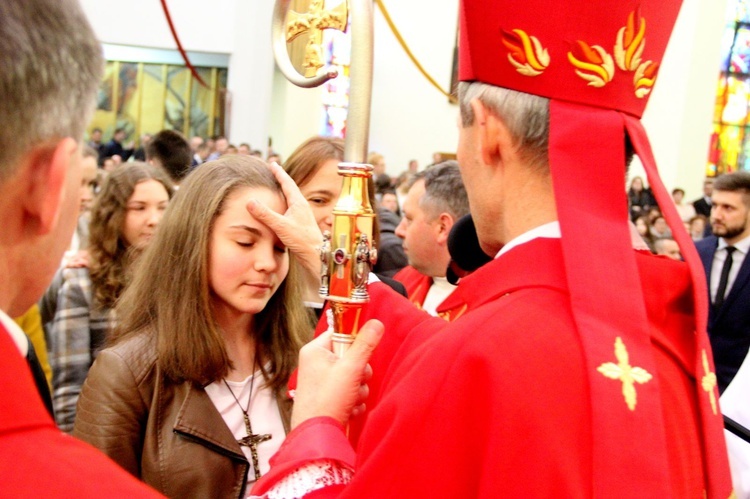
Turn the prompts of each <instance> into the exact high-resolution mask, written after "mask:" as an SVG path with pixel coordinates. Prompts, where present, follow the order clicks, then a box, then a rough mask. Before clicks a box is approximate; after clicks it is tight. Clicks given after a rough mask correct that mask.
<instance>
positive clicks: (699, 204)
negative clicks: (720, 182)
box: [693, 178, 714, 218]
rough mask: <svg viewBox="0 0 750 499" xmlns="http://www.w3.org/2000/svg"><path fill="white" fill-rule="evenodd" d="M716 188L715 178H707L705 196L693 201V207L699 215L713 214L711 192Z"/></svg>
mask: <svg viewBox="0 0 750 499" xmlns="http://www.w3.org/2000/svg"><path fill="white" fill-rule="evenodd" d="M713 190H714V179H712V178H707V179H706V180H704V181H703V196H702V197H700V198H698V199H696V200H695V201H693V208H695V213H696V214H697V215H703V216H704V217H706V218H708V217H710V216H711V193H712V192H713Z"/></svg>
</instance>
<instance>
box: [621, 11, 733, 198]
mask: <svg viewBox="0 0 750 499" xmlns="http://www.w3.org/2000/svg"><path fill="white" fill-rule="evenodd" d="M726 6H727V1H726V0H684V1H683V5H682V10H681V11H680V16H679V17H678V19H677V25H676V26H675V30H674V33H673V34H672V38H671V39H670V42H669V46H668V47H667V52H666V54H665V57H664V61H663V63H662V67H661V68H660V70H659V79H658V81H657V84H656V87H655V88H654V92H653V95H652V96H651V100H650V101H649V105H648V108H647V109H646V113H645V114H644V116H643V123H644V126H645V127H646V131H647V132H648V135H649V138H650V139H651V145H652V147H653V150H654V156H655V157H656V163H657V165H658V166H659V171H660V173H661V177H662V180H663V181H664V184H665V186H666V187H667V189H669V190H670V191H671V190H672V189H673V188H675V187H681V188H683V189H685V191H686V197H685V199H686V201H691V200H693V199H695V198H697V197H699V196H700V195H702V184H703V178H704V176H705V167H706V161H707V157H708V146H709V137H710V135H711V127H712V120H713V106H714V98H715V97H714V96H715V92H716V85H717V80H718V75H719V49H720V39H721V34H722V29H723V26H724V14H725V10H726ZM647 43H648V42H647ZM633 175H641V176H644V178H645V175H644V173H643V170H642V168H641V167H640V165H638V164H634V166H633V168H632V171H631V177H632V176H633Z"/></svg>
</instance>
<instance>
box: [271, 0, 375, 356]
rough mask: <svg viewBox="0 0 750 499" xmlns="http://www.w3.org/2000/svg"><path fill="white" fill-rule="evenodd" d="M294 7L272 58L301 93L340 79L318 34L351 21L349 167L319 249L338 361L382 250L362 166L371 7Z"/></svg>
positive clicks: (365, 2) (279, 24) (362, 3)
mask: <svg viewBox="0 0 750 499" xmlns="http://www.w3.org/2000/svg"><path fill="white" fill-rule="evenodd" d="M289 4H290V0H277V1H276V5H275V8H274V18H273V49H274V56H275V58H276V64H277V65H278V67H279V70H280V71H281V72H282V73H283V74H284V76H286V78H287V79H288V80H289V81H291V82H292V83H294V84H295V85H297V86H300V87H304V88H311V87H316V86H319V85H321V84H323V83H325V82H326V81H328V80H330V79H332V78H336V76H338V73H337V72H336V70H335V69H330V68H329V69H325V68H323V63H322V61H321V58H320V54H321V53H322V47H320V46H319V45H320V40H321V39H322V36H321V33H322V31H323V30H324V29H338V30H340V31H344V30H346V26H347V21H348V20H349V17H351V19H350V21H351V23H350V25H351V30H352V54H351V66H350V79H351V86H350V90H349V113H348V116H347V124H346V140H345V145H344V162H343V163H341V164H339V175H341V176H342V177H343V186H342V190H341V196H340V197H339V199H338V202H337V203H336V206H335V207H334V210H333V217H334V219H333V234H331V233H329V232H327V231H326V234H325V235H324V240H323V244H322V245H321V249H320V258H321V261H322V265H321V285H320V295H321V297H323V298H326V299H327V300H328V301H329V302H330V304H331V309H332V310H333V323H334V324H333V329H334V334H333V344H334V351H335V352H336V354H337V355H339V356H341V355H343V354H344V352H346V350H347V348H348V347H349V345H351V343H352V342H353V341H354V337H355V336H356V335H357V332H358V331H359V328H360V326H361V324H360V320H359V319H360V315H361V311H362V307H363V306H364V304H365V303H367V302H368V301H369V299H370V297H369V295H368V293H367V279H368V276H369V273H370V270H371V269H372V267H373V265H375V261H376V259H377V250H376V249H375V247H374V245H373V225H374V221H375V213H374V211H373V209H372V205H371V204H370V197H369V195H368V188H367V187H368V182H369V179H370V178H371V177H372V166H371V165H368V164H366V163H365V159H366V156H367V142H368V137H369V129H370V99H371V94H372V59H373V50H372V47H373V13H372V0H349V1H345V2H344V3H343V4H341V5H339V6H338V7H336V8H334V9H330V10H326V9H325V0H311V2H310V9H309V11H308V12H305V13H300V12H293V11H290V10H289ZM302 35H307V36H308V37H309V40H308V42H307V45H306V48H305V61H304V67H305V72H306V75H307V74H312V76H306V75H301V74H299V73H298V72H297V70H296V69H295V68H294V66H293V65H292V63H291V61H290V60H289V53H288V49H287V43H289V42H290V41H292V40H294V39H295V38H298V37H300V36H302ZM316 43H317V44H318V46H316Z"/></svg>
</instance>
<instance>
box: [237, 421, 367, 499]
mask: <svg viewBox="0 0 750 499" xmlns="http://www.w3.org/2000/svg"><path fill="white" fill-rule="evenodd" d="M356 458H357V456H356V454H355V453H354V449H353V448H352V446H351V445H350V444H349V441H348V440H347V438H346V434H345V433H344V427H343V425H342V424H341V423H339V422H338V421H336V420H335V419H333V418H331V417H318V418H312V419H308V420H307V421H305V422H303V423H302V424H300V425H299V426H297V427H296V428H295V429H294V430H292V431H291V432H290V433H289V434H288V435H287V436H286V440H284V443H283V444H281V448H280V449H279V451H278V452H277V453H276V454H274V456H273V457H272V458H271V470H270V471H269V472H268V473H267V474H265V475H263V477H261V479H260V480H258V482H257V483H256V484H255V486H254V487H253V490H252V494H253V495H259V496H260V495H263V494H266V493H268V491H269V490H271V489H272V488H273V487H274V486H275V485H276V484H278V483H279V482H280V481H281V480H283V479H284V478H286V476H287V475H288V474H290V473H292V472H293V471H294V470H296V469H297V468H299V467H301V466H303V465H305V464H308V463H310V462H313V461H333V462H336V463H339V464H340V465H342V466H345V467H347V468H349V469H354V463H355V461H356ZM336 490H338V488H337V487H331V488H328V487H326V488H325V489H322V490H320V491H317V492H316V495H314V496H312V497H335V496H336V495H337V492H336Z"/></svg>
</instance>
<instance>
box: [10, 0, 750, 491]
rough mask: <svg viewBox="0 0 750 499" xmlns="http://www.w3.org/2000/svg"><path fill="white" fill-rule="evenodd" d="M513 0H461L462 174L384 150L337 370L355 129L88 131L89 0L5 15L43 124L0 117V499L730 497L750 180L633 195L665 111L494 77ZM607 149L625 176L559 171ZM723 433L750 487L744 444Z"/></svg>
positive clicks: (92, 80)
mask: <svg viewBox="0 0 750 499" xmlns="http://www.w3.org/2000/svg"><path fill="white" fill-rule="evenodd" d="M545 1H546V0H530V2H531V3H533V4H534V5H533V6H531V7H529V9H531V11H535V12H536V11H541V10H543V7H544V5H545ZM503 3H504V2H497V4H495V3H492V2H476V1H474V0H464V1H463V2H462V15H463V16H465V22H466V26H465V29H466V30H467V32H468V33H469V34H471V35H472V36H469V35H466V37H467V38H466V39H465V40H464V41H463V43H462V45H461V57H462V58H464V59H465V60H466V61H468V62H466V63H465V64H464V65H462V69H461V75H460V79H461V80H462V82H461V83H460V85H459V107H460V117H461V120H460V125H459V131H460V142H459V146H458V149H459V151H458V159H457V160H447V161H446V160H444V159H443V158H442V157H439V154H438V155H437V156H438V157H433V163H432V164H430V165H429V166H427V167H425V168H424V169H422V170H420V169H419V167H418V165H417V162H416V161H415V160H412V161H410V162H409V165H408V167H407V168H406V170H405V171H404V172H403V173H401V174H399V175H393V176H391V175H389V173H388V171H387V170H388V168H387V165H386V160H385V157H384V156H383V155H382V154H379V153H375V152H373V153H371V154H370V155H369V157H368V159H367V161H368V162H369V163H370V164H371V165H372V166H373V175H372V178H371V179H370V180H369V181H368V189H369V191H368V193H369V197H370V200H371V203H372V206H373V210H374V211H375V214H376V218H375V220H376V223H375V230H374V239H375V241H374V245H375V247H376V248H377V253H378V261H377V264H376V265H375V266H374V268H373V274H374V275H373V276H372V277H371V279H370V281H371V284H370V293H371V297H372V301H371V303H370V304H369V305H368V306H367V307H365V308H364V309H363V312H362V316H361V317H359V318H358V320H359V321H360V323H361V329H360V333H359V335H358V336H357V338H356V340H355V342H354V344H353V345H352V347H351V349H350V350H349V351H348V352H347V353H346V354H345V355H344V356H343V358H341V359H337V358H335V356H334V355H333V353H332V352H331V348H330V342H331V337H330V332H327V330H328V329H329V326H330V316H329V315H328V314H325V313H321V312H322V311H324V310H325V307H326V303H325V301H324V300H323V299H322V298H321V297H320V296H319V295H318V289H319V285H320V280H319V278H320V270H321V257H320V253H319V246H320V245H321V244H322V241H323V234H324V233H326V232H330V231H332V227H333V223H334V217H335V213H334V207H335V204H336V201H337V199H338V198H339V195H340V193H341V188H342V182H341V177H340V176H339V174H338V164H339V163H340V162H341V161H342V160H343V159H344V141H343V140H342V139H338V138H330V137H317V136H316V137H311V138H309V139H308V140H306V141H304V142H303V143H302V144H300V145H299V146H298V147H297V148H296V149H295V150H294V151H293V152H292V153H291V154H290V155H289V157H288V158H286V160H283V158H282V157H280V156H279V155H278V154H277V153H276V152H274V151H271V150H269V151H267V153H266V155H265V156H266V157H265V158H263V153H262V152H261V151H259V150H254V149H252V148H251V146H250V145H249V144H248V143H245V142H243V143H240V144H239V145H238V146H235V145H233V144H232V143H231V142H230V141H229V140H228V138H227V137H222V136H217V137H213V138H205V137H197V136H196V137H191V138H189V139H188V138H186V137H184V136H183V135H182V134H180V133H179V132H176V131H173V130H161V131H154V133H153V134H151V133H147V134H143V135H142V136H141V137H140V139H139V144H138V147H136V143H135V142H134V141H132V138H130V137H128V135H127V132H126V131H125V130H124V129H121V128H118V129H116V130H113V131H112V135H111V137H110V140H108V141H106V142H105V139H106V138H107V137H105V133H104V132H103V131H102V130H101V129H99V128H93V129H90V131H89V133H88V140H85V139H84V137H85V136H86V127H87V126H89V125H88V123H89V120H90V119H91V115H92V111H93V104H94V98H95V93H96V88H97V86H98V83H99V80H100V78H101V76H102V59H101V50H100V46H99V43H98V42H97V40H96V38H95V36H94V33H93V31H92V30H91V28H90V26H89V25H88V23H87V21H86V19H85V17H84V16H83V14H82V12H81V9H80V6H79V5H78V3H77V1H76V0H54V1H53V0H24V1H21V0H8V1H6V2H3V3H0V122H3V123H12V122H16V121H21V122H22V123H23V124H25V125H27V126H26V127H25V128H23V131H22V132H21V134H20V137H19V135H18V134H17V133H16V132H15V131H14V132H13V133H11V130H10V129H9V127H4V129H3V131H0V146H2V147H0V218H2V219H3V221H4V227H5V228H4V231H3V234H2V237H0V270H2V272H3V273H4V275H5V276H6V278H5V279H4V281H3V284H1V285H0V364H2V365H3V366H4V369H6V370H7V372H8V376H6V377H4V378H3V380H2V381H0V391H2V392H3V397H0V463H2V464H5V465H6V469H9V470H11V469H12V470H14V472H13V473H8V476H7V477H5V478H4V479H3V481H2V482H0V492H5V491H6V490H7V491H8V492H9V493H10V495H13V496H16V497H27V496H28V497H30V496H35V495H51V496H53V497H54V496H71V497H98V496H105V495H106V496H115V497H120V496H127V497H157V496H158V494H163V495H164V496H168V497H256V496H258V497H302V496H304V495H306V494H308V493H311V494H317V495H316V497H336V496H338V495H344V496H349V497H497V496H507V497H521V496H531V497H550V496H553V495H560V496H564V497H601V496H611V497H628V496H632V495H634V494H635V495H637V494H640V493H644V495H647V496H651V495H654V496H657V495H658V496H660V497H711V498H714V497H730V494H731V488H732V484H731V479H730V474H729V469H730V468H729V466H728V463H727V450H726V447H725V444H724V438H723V436H722V435H723V433H722V421H721V413H720V412H719V411H718V409H717V400H716V399H717V397H718V396H721V397H722V398H721V403H722V407H723V405H724V404H726V407H727V408H728V412H725V415H727V414H729V416H727V417H729V419H730V421H731V422H732V424H734V425H735V428H740V429H742V428H743V424H745V425H746V424H747V423H746V422H744V421H743V419H742V417H743V414H745V413H746V410H747V409H745V406H747V403H746V401H745V400H746V397H745V398H743V396H742V394H743V393H745V392H743V391H742V390H745V389H746V388H745V387H747V386H748V383H750V381H748V380H750V366H748V365H746V364H747V362H745V359H746V358H747V356H748V355H747V354H748V350H749V349H750V334H749V333H748V331H750V291H749V290H750V259H747V258H745V256H746V255H747V253H748V252H750V173H748V172H743V171H741V172H735V173H731V174H726V175H722V176H719V177H717V178H715V179H713V178H711V179H706V180H705V182H704V192H703V196H702V197H701V198H699V199H697V200H695V201H694V202H691V203H688V204H686V203H685V202H684V196H685V192H684V190H683V189H681V188H675V189H674V190H673V191H672V193H671V194H672V198H671V199H670V198H669V197H668V194H667V192H666V191H665V190H664V187H663V186H662V185H661V184H660V181H659V180H658V179H657V181H656V182H655V184H654V185H652V188H649V187H648V186H647V185H646V183H645V182H644V180H643V179H642V178H640V177H634V178H633V179H632V180H631V182H630V184H629V186H627V188H626V189H623V187H624V186H623V185H621V180H620V179H622V173H623V171H624V170H625V169H627V164H628V162H629V160H630V156H631V155H630V154H628V151H627V149H628V148H627V147H626V148H622V143H623V140H622V139H623V136H626V137H627V138H628V140H626V142H628V143H630V142H632V144H630V145H631V146H632V147H633V148H634V152H635V154H639V155H643V157H642V159H643V160H644V165H645V167H646V169H647V171H648V169H649V168H653V165H651V164H650V162H649V160H648V157H647V154H646V149H644V145H643V144H644V142H643V141H645V140H646V139H645V134H644V132H643V131H642V129H641V128H640V123H639V122H638V120H637V119H636V118H635V117H634V116H633V115H639V113H640V112H642V110H643V108H642V106H644V105H645V102H643V101H641V100H637V99H636V98H635V97H634V96H633V95H631V93H632V92H631V93H626V92H625V91H623V92H621V93H619V94H616V95H618V98H617V99H613V100H606V101H600V100H597V99H599V97H598V96H595V97H591V95H594V94H587V93H586V92H587V91H589V90H591V89H589V88H587V89H584V90H570V88H572V87H568V86H564V85H563V86H560V87H559V88H555V90H554V91H553V90H546V91H544V92H541V93H540V92H538V91H537V90H538V89H536V87H531V88H527V87H526V81H525V80H523V79H522V80H515V79H514V78H515V76H514V77H508V76H507V71H505V72H503V71H500V72H496V71H495V69H494V68H496V67H497V66H498V65H499V64H500V63H499V62H498V60H497V59H496V58H493V57H489V55H488V52H487V51H488V50H490V49H491V48H492V47H494V48H495V49H499V48H498V47H506V48H507V47H509V43H510V42H507V40H506V42H507V43H506V42H498V41H497V40H496V39H495V38H493V35H492V33H494V32H495V31H497V30H495V29H494V28H493V27H496V26H495V25H494V24H493V23H495V22H498V19H500V18H501V17H502V15H501V14H502V12H501V9H502V5H501V4H503ZM605 3H606V2H605ZM642 3H643V4H644V5H643V6H642V7H643V9H644V11H645V13H646V14H645V15H648V14H649V13H651V12H652V11H651V10H649V8H650V7H649V5H650V2H647V1H644V2H642ZM669 3H670V4H671V3H672V2H669ZM469 4H470V5H472V6H473V7H472V8H471V9H466V7H465V6H466V5H469ZM592 8H593V7H592ZM464 9H465V10H464ZM596 9H603V7H600V6H599V7H596V8H595V9H594V10H596ZM605 10H606V9H604V10H602V12H604V11H605ZM673 10H674V9H673ZM39 12H44V13H45V15H44V16H40V15H39ZM597 12H598V11H597ZM659 12H660V13H661V15H663V16H664V17H665V19H664V23H663V24H664V25H663V26H661V27H656V26H654V27H650V28H649V29H653V30H666V35H668V32H669V30H670V29H671V24H672V22H673V21H674V18H673V17H674V16H676V11H675V12H673V13H672V14H674V15H673V16H671V18H670V16H669V15H667V14H666V13H664V12H662V11H659ZM600 14H601V15H602V16H603V17H602V19H604V18H606V19H608V20H612V19H614V21H612V22H616V23H619V22H620V21H621V19H620V17H624V18H627V16H628V15H630V17H631V24H632V17H633V15H634V14H632V13H631V12H630V11H629V10H628V8H627V7H626V6H618V7H617V8H615V7H612V9H611V11H610V10H606V15H604V14H603V13H600ZM536 21H537V22H540V23H541V25H540V27H539V29H540V31H542V32H544V31H545V30H547V34H548V35H549V37H550V39H554V38H555V35H554V33H556V32H557V31H556V30H557V24H556V23H554V22H552V21H550V22H549V23H547V24H545V23H544V22H541V21H539V20H538V19H537V20H536ZM623 22H624V21H623ZM598 27H599V28H601V29H605V28H609V27H610V26H607V25H606V23H602V26H598ZM19 28H22V29H19ZM490 28H493V29H490ZM36 30H39V31H41V32H44V33H45V37H38V36H30V35H29V33H32V32H34V31H36ZM517 31H520V30H517ZM516 35H518V34H517V33H516ZM557 38H560V37H557ZM655 38H656V39H657V40H658V39H659V38H658V37H655ZM662 38H663V40H662V42H660V43H662V46H661V47H660V49H659V50H662V51H663V49H664V48H665V45H666V39H667V38H668V36H663V37H662ZM534 43H538V42H534ZM566 43H567V42H566V41H565V40H562V39H560V44H559V46H557V45H555V46H551V48H550V50H551V51H553V53H556V51H558V50H563V49H562V48H561V47H562V46H564V45H565V44H566ZM565 46H567V45H565ZM564 50H568V49H567V48H565V49H564ZM659 50H655V52H654V53H651V54H650V55H649V57H652V58H654V59H658V58H659V57H660V56H661V54H660V53H659ZM509 57H510V56H509ZM510 60H511V61H514V59H513V57H510ZM19 61H22V62H23V64H19ZM71 61H78V63H79V64H77V65H75V67H71V64H70V62H71ZM503 61H505V59H503ZM516 63H517V61H516ZM503 64H506V63H505V62H503ZM517 64H520V63H517ZM517 64H513V63H512V62H511V65H510V66H509V67H511V68H516V69H517ZM623 64H624V63H623ZM19 68H20V69H19ZM544 69H545V68H542V69H541V70H538V71H540V74H541V72H542V71H544ZM623 70H624V69H623ZM514 71H515V70H514ZM11 74H13V75H15V76H14V77H8V75H11ZM521 74H522V75H523V73H521ZM525 76H528V74H526V75H525ZM579 76H580V75H579ZM559 77H560V78H561V79H563V80H564V79H565V78H571V76H569V75H568V76H559ZM616 88H619V87H616ZM623 88H625V87H623ZM629 91H630V89H629V87H628V92H629ZM558 92H559V93H558ZM566 92H571V93H570V94H568V93H566ZM613 95H615V94H613ZM10 96H13V98H12V99H11V98H10ZM640 97H641V96H639V98H640ZM571 100H574V101H576V102H578V103H579V104H576V105H573V104H571V103H570V101H571ZM634 102H635V104H634ZM629 106H631V107H629ZM639 106H640V107H639ZM634 109H635V110H638V112H634V111H633V110H634ZM608 113H622V116H623V117H622V119H620V118H618V119H617V120H611V119H610V116H611V115H610V114H608ZM625 115H627V116H625ZM62 116H65V117H66V119H61V117H62ZM518 116H523V117H524V118H525V119H517V117H518ZM615 122H616V123H615ZM563 127H569V128H571V129H572V130H574V131H575V132H577V133H568V134H562V135H558V130H560V129H562V128H563ZM589 129H596V130H598V133H600V134H601V137H600V138H601V139H602V140H601V141H597V143H596V144H595V145H594V144H591V143H587V142H585V140H586V139H585V138H583V137H585V136H586V133H583V131H585V130H589ZM581 141H583V142H581ZM591 158H595V161H596V162H600V161H601V160H602V158H604V159H606V160H607V162H608V163H611V169H607V170H606V171H604V170H603V171H602V172H601V177H600V178H598V179H593V180H592V179H590V178H589V177H587V176H586V174H585V169H578V168H573V169H571V168H567V167H568V166H570V165H576V166H580V165H581V164H584V163H585V164H590V163H591V161H594V160H591ZM581 171H583V172H584V173H580V172H581ZM576 172H579V173H576ZM394 173H395V172H394ZM650 175H653V171H651V172H650ZM651 178H654V177H653V176H652V177H651ZM589 182H590V183H589ZM594 186H596V189H594ZM623 191H625V192H624V193H623ZM623 194H624V195H623ZM584 204H586V206H588V207H589V208H590V210H589V211H587V210H584V209H582V207H583V205H584ZM459 227H460V228H461V229H462V230H466V228H467V227H468V228H470V232H471V234H472V237H473V240H474V243H473V244H474V246H476V248H473V251H475V252H476V253H477V254H481V261H480V262H477V263H476V265H474V266H472V267H471V268H470V269H469V268H468V267H466V268H463V269H461V268H457V267H456V266H455V265H456V263H460V265H458V267H460V266H461V265H464V263H463V261H462V260H460V259H459V255H457V254H456V252H455V251H454V249H453V247H455V240H454V242H453V245H452V244H451V237H452V236H453V237H454V238H455V234H456V229H458V228H459ZM628 231H629V232H628ZM594 233H595V234H594ZM628 233H629V234H630V237H628ZM462 234H463V233H462ZM593 235H596V236H598V237H596V238H595V237H593ZM462 237H464V236H462ZM461 243H462V241H459V245H460V244H461ZM463 243H465V244H464V246H465V245H467V244H469V243H468V239H465V240H463ZM588 245H590V246H588ZM582 255H583V256H582ZM660 255H663V256H664V257H661V256H660ZM582 258H583V259H584V260H586V264H587V266H588V267H589V268H590V269H594V270H595V272H585V273H584V272H582V271H581V269H582V263H581V262H582ZM696 263H697V264H698V265H700V264H701V263H702V265H703V267H702V268H701V269H699V271H698V272H696V271H695V267H694V266H695V264H696ZM689 266H692V267H691V268H689ZM691 269H692V271H691ZM457 273H458V274H457ZM614 282H617V283H618V287H617V289H615V287H614V286H613V283H614ZM746 288H747V289H746ZM706 304H708V306H707V307H706ZM702 313H704V315H705V317H702V316H701V314H702ZM11 318H16V319H17V321H16V323H14V322H13V321H12V320H11ZM702 320H705V321H707V328H708V330H707V333H706V331H704V330H703V328H702V326H701V321H702ZM384 331H385V333H384ZM6 333H7V334H6ZM19 352H20V355H19ZM696 359H697V360H696ZM714 366H715V367H714ZM652 380H653V382H652ZM530 387H531V389H530ZM747 389H750V388H747ZM737 393H739V395H737ZM725 394H727V398H726V399H725V398H724V395H725ZM347 428H348V429H347ZM615 430H616V431H615ZM745 431H747V429H746V428H745ZM740 433H741V431H740ZM64 434H69V435H64ZM71 436H72V438H71ZM728 442H729V450H730V453H731V454H729V455H731V456H732V457H733V460H732V472H733V478H734V487H735V488H736V489H737V490H738V491H742V490H747V491H748V493H750V487H748V488H747V489H745V488H743V487H745V486H747V483H746V482H744V481H743V480H746V474H747V473H748V470H747V469H745V468H743V467H742V466H741V465H738V464H737V463H738V462H740V463H741V462H742V461H741V458H737V457H736V456H740V455H742V454H743V453H746V451H745V450H744V449H743V448H742V445H743V444H745V445H750V444H748V443H745V442H743V441H742V439H741V438H740V440H728ZM613 448H617V449H619V450H620V451H622V452H617V453H613V452H612V449H613ZM626 448H628V449H634V450H632V451H625V450H624V449H626ZM94 449H96V450H94ZM103 455H106V456H107V457H108V458H109V459H105V458H104V457H103ZM274 456H275V457H274ZM737 459H739V461H738V460H737ZM113 463H114V464H113ZM40 469H43V470H44V473H41V475H42V476H40V477H39V476H38V475H40V473H39V470H40ZM34 477H38V478H34ZM738 477H739V478H738Z"/></svg>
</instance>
